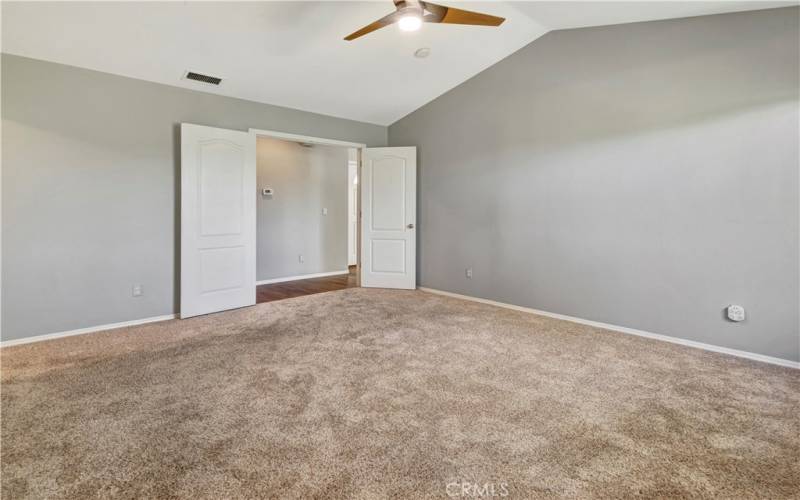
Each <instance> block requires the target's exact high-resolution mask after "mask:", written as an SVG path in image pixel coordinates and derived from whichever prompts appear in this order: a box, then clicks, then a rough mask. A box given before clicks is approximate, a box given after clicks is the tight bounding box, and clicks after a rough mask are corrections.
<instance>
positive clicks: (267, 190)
mask: <svg viewBox="0 0 800 500" xmlns="http://www.w3.org/2000/svg"><path fill="white" fill-rule="evenodd" d="M261 194H262V195H263V196H272V195H273V194H275V191H273V189H272V188H263V189H262V190H261Z"/></svg>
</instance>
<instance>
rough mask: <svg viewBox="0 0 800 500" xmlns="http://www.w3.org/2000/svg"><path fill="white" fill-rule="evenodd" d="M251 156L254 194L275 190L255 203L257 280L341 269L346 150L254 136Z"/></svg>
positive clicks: (344, 262) (344, 261) (343, 262)
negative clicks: (254, 166) (253, 157)
mask: <svg viewBox="0 0 800 500" xmlns="http://www.w3.org/2000/svg"><path fill="white" fill-rule="evenodd" d="M256 154H257V160H258V161H257V167H258V187H259V190H260V189H261V188H266V187H270V188H272V189H274V190H275V194H274V195H272V196H260V195H259V197H258V202H257V205H256V206H257V211H258V214H257V222H258V231H257V245H256V248H257V259H256V262H257V269H258V272H257V276H258V278H257V279H259V280H266V279H270V278H283V277H287V276H298V275H301V274H311V273H325V272H331V271H342V270H344V271H346V270H347V191H348V189H347V187H348V186H347V162H348V157H349V153H348V148H344V147H333V146H320V145H314V146H311V147H304V146H301V145H300V144H298V143H296V142H290V141H282V140H278V139H269V138H259V139H258V143H257V145H256ZM323 208H327V209H328V215H322V209H323ZM301 254H302V255H303V257H304V262H303V263H300V261H299V258H298V257H299V255H301Z"/></svg>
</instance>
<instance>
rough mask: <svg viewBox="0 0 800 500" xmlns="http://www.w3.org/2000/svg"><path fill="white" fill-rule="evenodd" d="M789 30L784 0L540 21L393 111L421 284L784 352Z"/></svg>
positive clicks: (793, 189)
mask: <svg viewBox="0 0 800 500" xmlns="http://www.w3.org/2000/svg"><path fill="white" fill-rule="evenodd" d="M799 40H800V34H798V9H797V8H788V9H778V10H764V11H757V12H751V13H741V14H726V15H718V16H708V17H697V18H689V19H680V20H669V21H659V22H648V23H638V24H628V25H619V26H608V27H598V28H587V29H576V30H568V31H558V32H552V33H549V34H547V35H545V36H544V37H543V38H540V39H539V40H536V41H534V42H533V43H532V44H530V45H529V46H527V47H525V48H523V49H522V50H520V51H518V52H517V53H515V54H513V55H512V56H510V57H508V58H507V59H505V60H503V61H501V62H500V63H499V64H497V65H495V66H493V67H491V68H489V69H488V70H486V71H484V72H483V73H481V74H479V75H478V76H476V77H475V78H473V79H471V80H469V81H467V82H465V83H464V84H462V85H460V86H459V87H456V88H455V89H453V90H452V91H450V92H448V93H446V94H445V95H443V96H441V97H440V98H438V99H436V100H435V101H433V102H431V103H430V104H428V105H426V106H424V107H423V108H421V109H419V110H417V111H416V112H414V113H412V114H411V115H409V116H408V117H406V118H404V119H402V120H400V121H398V122H397V123H395V124H393V125H392V126H390V128H389V143H390V145H392V146H413V145H415V146H418V148H419V149H418V151H419V153H418V154H419V168H420V174H419V229H420V231H421V233H420V238H419V242H420V243H419V257H418V258H419V259H420V265H419V267H418V269H419V281H420V283H421V285H422V286H427V287H432V288H437V289H442V290H448V291H452V292H457V293H462V294H468V295H473V296H478V297H483V298H488V299H493V300H498V301H502V302H507V303H511V304H517V305H521V306H527V307H532V308H537V309H540V310H546V311H550V312H555V313H561V314H567V315H571V316H576V317H580V318H585V319H590V320H595V321H601V322H606V323H611V324H615V325H621V326H626V327H631V328H636V329H641V330H646V331H650V332H656V333H661V334H665V335H670V336H673V337H680V338H684V339H691V340H695V341H699V342H706V343H709V344H714V345H718V346H725V347H729V348H734V349H741V350H745V351H751V352H755V353H761V354H765V355H769V356H776V357H779V358H785V359H790V360H795V361H797V360H798V359H799V355H798V344H800V335H799V334H798V331H799V329H800V327H799V326H798V314H799V310H800V306H799V304H800V297H799V296H798V294H799V292H798V287H799V285H798V275H799V273H800V270H799V269H798V260H800V257H799V256H798V237H799V235H798V224H799V221H798V161H800V160H799V158H798V136H799V134H800V131H799V130H798V119H799V118H800V116H799V115H798V57H799V56H800V54H798V50H799V49H798V41H799ZM466 267H473V268H474V278H473V279H471V280H468V279H466V278H465V273H464V269H465V268H466ZM730 303H738V304H741V305H743V306H745V307H746V308H747V311H748V314H749V316H748V319H747V321H746V322H744V323H739V324H734V323H730V322H727V321H726V320H724V319H723V312H722V311H723V308H724V307H725V306H727V305H728V304H730Z"/></svg>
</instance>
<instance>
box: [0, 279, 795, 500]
mask: <svg viewBox="0 0 800 500" xmlns="http://www.w3.org/2000/svg"><path fill="white" fill-rule="evenodd" d="M1 374H2V451H1V453H2V497H3V498H4V499H9V500H10V499H17V498H81V499H83V498H111V497H125V498H134V497H151V498H156V497H158V498H178V497H180V498H193V499H194V498H243V497H248V498H255V497H276V498H278V497H279V498H315V497H316V498H323V497H325V498H343V497H351V498H388V497H394V498H419V497H440V498H447V497H448V495H450V496H452V497H470V496H472V497H477V496H479V495H480V494H483V496H484V497H486V496H488V494H489V493H493V494H494V495H495V496H498V497H499V496H505V493H508V497H511V498H533V497H542V498H544V497H554V496H556V497H595V498H614V497H629V496H637V495H638V496H642V497H726V498H744V497H751V498H789V497H792V496H794V497H795V498H796V497H797V496H798V491H800V465H799V463H798V461H799V460H800V372H798V371H796V370H791V369H786V368H779V367H776V366H771V365H766V364H760V363H756V362H752V361H747V360H742V359H737V358H733V357H728V356H724V355H719V354H714V353H710V352H705V351H701V350H695V349H689V348H685V347H681V346H676V345H673V344H669V343H664V342H658V341H653V340H648V339H642V338H638V337H634V336H629V335H624V334H619V333H613V332H608V331H603V330H599V329H595V328H591V327H586V326H582V325H577V324H573V323H568V322H563V321H558V320H553V319H549V318H544V317H539V316H534V315H529V314H525V313H520V312H515V311H510V310H505V309H499V308H494V307H491V306H487V305H482V304H476V303H470V302H464V301H459V300H456V299H450V298H446V297H440V296H436V295H431V294H427V293H424V292H419V291H389V290H368V289H349V290H343V291H337V292H330V293H324V294H319V295H312V296H308V297H300V298H296V299H290V300H285V301H280V302H272V303H268V304H261V305H258V306H254V307H250V308H246V309H240V310H237V311H231V312H226V313H222V314H217V315H211V316H205V317H199V318H194V319H189V320H183V321H168V322H164V323H159V324H152V325H147V326H139V327H131V328H127V329H125V330H117V331H113V332H107V333H98V334H91V335H83V336H77V337H71V338H65V339H61V340H56V341H50V342H41V343H36V344H30V345H25V346H18V347H9V348H4V349H2V369H1Z"/></svg>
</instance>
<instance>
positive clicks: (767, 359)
mask: <svg viewBox="0 0 800 500" xmlns="http://www.w3.org/2000/svg"><path fill="white" fill-rule="evenodd" d="M418 289H419V290H422V291H423V292H428V293H435V294H437V295H445V296H447V297H453V298H456V299H462V300H469V301H472V302H480V303H481V304H489V305H492V306H497V307H504V308H506V309H513V310H515V311H522V312H525V313H530V314H538V315H540V316H547V317H548V318H555V319H561V320H564V321H571V322H573V323H580V324H582V325H588V326H594V327H597V328H603V329H605V330H611V331H614V332H620V333H627V334H629V335H637V336H639V337H646V338H649V339H654V340H661V341H663V342H670V343H673V344H679V345H684V346H688V347H694V348H697V349H704V350H706V351H713V352H719V353H722V354H729V355H731V356H737V357H740V358H747V359H752V360H754V361H761V362H762V363H770V364H773V365H779V366H785V367H787V368H795V369H800V362H797V361H791V360H788V359H782V358H774V357H772V356H765V355H763V354H757V353H754V352H747V351H740V350H738V349H730V348H728V347H720V346H716V345H712V344H704V343H702V342H695V341H694V340H685V339H680V338H677V337H670V336H668V335H661V334H659V333H651V332H646V331H644V330H636V329H635V328H628V327H625V326H617V325H610V324H608V323H600V322H599V321H591V320H588V319H582V318H575V317H573V316H566V315H564V314H556V313H551V312H547V311H540V310H538V309H531V308H529V307H522V306H515V305H514V304H506V303H504V302H496V301H494V300H489V299H481V298H479V297H471V296H469V295H461V294H458V293H453V292H445V291H443V290H436V289H435V288H426V287H419V288H418Z"/></svg>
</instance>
